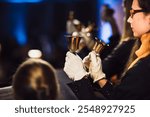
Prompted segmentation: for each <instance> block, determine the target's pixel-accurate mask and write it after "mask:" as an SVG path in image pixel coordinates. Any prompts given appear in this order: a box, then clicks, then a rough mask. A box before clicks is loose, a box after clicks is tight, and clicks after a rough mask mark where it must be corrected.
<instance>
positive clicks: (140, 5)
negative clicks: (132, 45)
mask: <svg viewBox="0 0 150 117" xmlns="http://www.w3.org/2000/svg"><path fill="white" fill-rule="evenodd" d="M128 22H129V23H130V25H131V28H132V31H133V35H134V36H135V37H141V36H142V35H143V34H146V33H149V32H150V0H133V3H132V7H131V10H130V17H129V18H128Z"/></svg>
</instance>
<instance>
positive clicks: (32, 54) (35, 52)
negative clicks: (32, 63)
mask: <svg viewBox="0 0 150 117" xmlns="http://www.w3.org/2000/svg"><path fill="white" fill-rule="evenodd" d="M28 56H29V57H30V58H41V57H42V52H41V51H40V50H37V49H32V50H29V52H28Z"/></svg>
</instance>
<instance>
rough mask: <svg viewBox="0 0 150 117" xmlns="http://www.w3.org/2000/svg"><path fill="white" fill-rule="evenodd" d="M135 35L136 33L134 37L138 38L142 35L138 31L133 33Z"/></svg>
mask: <svg viewBox="0 0 150 117" xmlns="http://www.w3.org/2000/svg"><path fill="white" fill-rule="evenodd" d="M133 35H134V37H136V38H140V37H141V36H140V35H139V34H137V33H135V32H134V33H133Z"/></svg>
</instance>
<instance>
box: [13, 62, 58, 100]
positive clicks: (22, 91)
mask: <svg viewBox="0 0 150 117" xmlns="http://www.w3.org/2000/svg"><path fill="white" fill-rule="evenodd" d="M13 89H14V95H15V99H21V100H27V99H29V100H32V99H33V100H38V99H39V100H44V99H57V95H58V85H57V80H56V77H55V70H54V68H53V67H52V66H51V65H50V64H49V63H48V62H46V61H44V60H41V59H28V60H27V61H25V62H24V63H22V64H21V65H20V66H19V67H18V69H17V71H16V73H15V74H14V76H13Z"/></svg>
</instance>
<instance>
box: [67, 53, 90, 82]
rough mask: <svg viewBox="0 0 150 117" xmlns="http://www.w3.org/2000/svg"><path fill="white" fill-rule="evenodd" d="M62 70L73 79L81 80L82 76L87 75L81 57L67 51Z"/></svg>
mask: <svg viewBox="0 0 150 117" xmlns="http://www.w3.org/2000/svg"><path fill="white" fill-rule="evenodd" d="M64 71H65V72H66V74H67V75H68V77H69V78H70V79H72V80H74V81H77V80H81V79H82V78H83V77H84V76H86V75H88V73H87V72H86V71H85V69H84V64H83V63H82V59H81V58H80V57H79V56H78V55H74V54H72V53H71V52H67V54H66V62H65V65H64Z"/></svg>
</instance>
